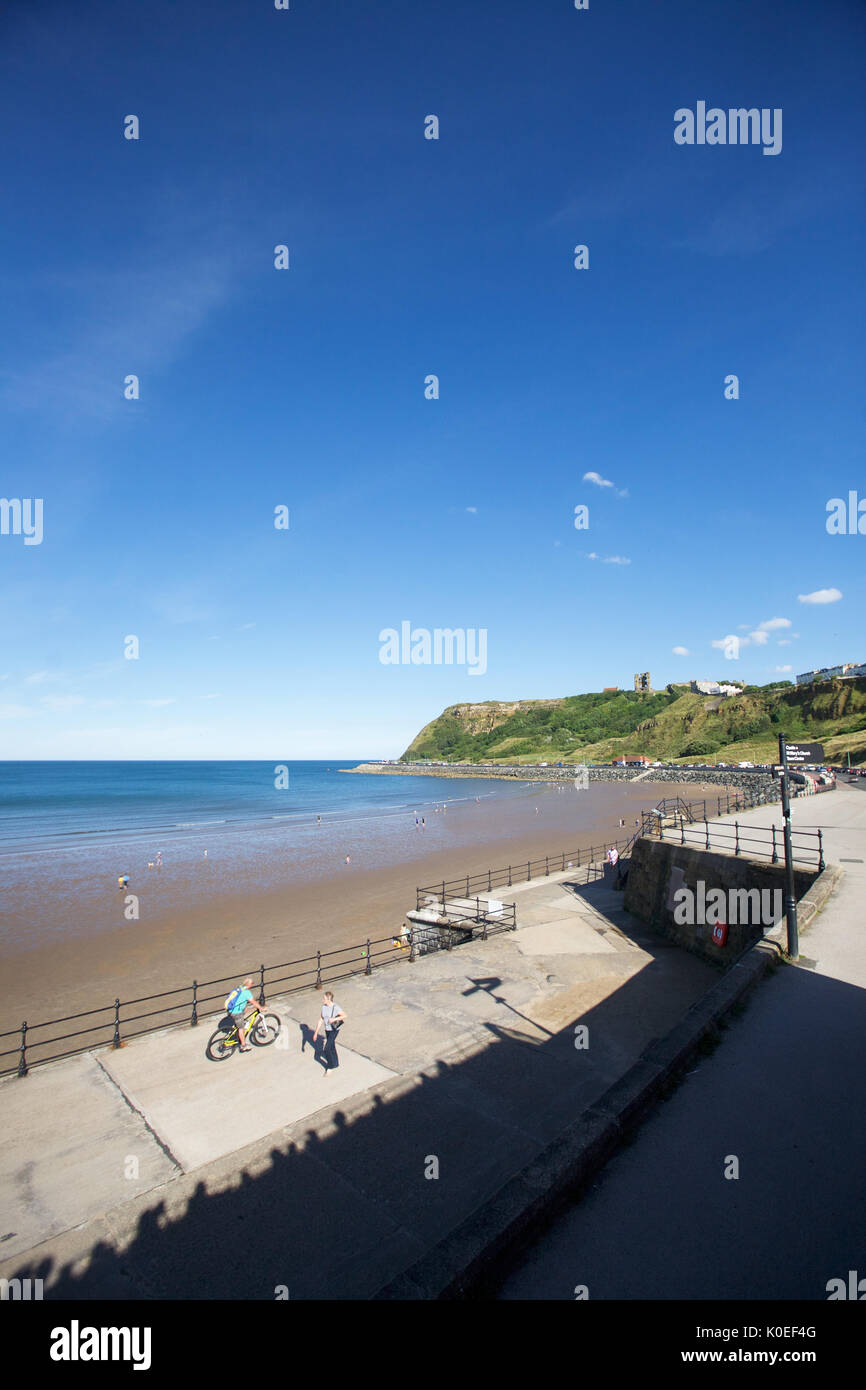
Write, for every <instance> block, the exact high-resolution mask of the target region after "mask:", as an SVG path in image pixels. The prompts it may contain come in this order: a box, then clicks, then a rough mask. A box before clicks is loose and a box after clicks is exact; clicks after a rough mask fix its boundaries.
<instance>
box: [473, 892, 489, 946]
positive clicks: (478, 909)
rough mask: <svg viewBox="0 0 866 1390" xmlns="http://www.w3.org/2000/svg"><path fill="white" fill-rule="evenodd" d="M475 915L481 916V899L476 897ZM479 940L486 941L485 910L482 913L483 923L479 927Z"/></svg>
mask: <svg viewBox="0 0 866 1390" xmlns="http://www.w3.org/2000/svg"><path fill="white" fill-rule="evenodd" d="M475 915H476V917H480V916H481V900H480V898H476V899H475ZM481 940H482V941H486V940H487V913H486V912H485V914H484V923H483V925H482V928H481Z"/></svg>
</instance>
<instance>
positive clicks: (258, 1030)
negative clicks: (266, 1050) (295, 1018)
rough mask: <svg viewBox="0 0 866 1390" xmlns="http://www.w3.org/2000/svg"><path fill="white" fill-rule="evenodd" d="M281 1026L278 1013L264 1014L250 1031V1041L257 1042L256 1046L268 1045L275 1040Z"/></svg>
mask: <svg viewBox="0 0 866 1390" xmlns="http://www.w3.org/2000/svg"><path fill="white" fill-rule="evenodd" d="M281 1027H282V1024H281V1023H280V1020H279V1019H278V1018H277V1015H276V1014H262V1015H261V1016H260V1017H259V1019H258V1021H257V1023H256V1026H255V1028H253V1029H252V1030H251V1031H250V1035H249V1037H250V1042H251V1043H255V1045H256V1047H268V1046H269V1045H270V1044H271V1043H272V1042H274V1041H275V1039H276V1037H277V1035H278V1034H279V1031H280V1029H281Z"/></svg>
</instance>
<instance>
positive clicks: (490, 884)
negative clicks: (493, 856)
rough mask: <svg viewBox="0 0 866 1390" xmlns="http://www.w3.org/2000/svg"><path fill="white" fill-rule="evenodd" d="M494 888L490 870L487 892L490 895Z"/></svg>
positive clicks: (488, 871) (488, 872)
mask: <svg viewBox="0 0 866 1390" xmlns="http://www.w3.org/2000/svg"><path fill="white" fill-rule="evenodd" d="M492 888H493V880H492V879H491V877H490V869H488V870H487V891H488V893H489V892H490V891H491V890H492Z"/></svg>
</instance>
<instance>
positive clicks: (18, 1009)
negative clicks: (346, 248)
mask: <svg viewBox="0 0 866 1390" xmlns="http://www.w3.org/2000/svg"><path fill="white" fill-rule="evenodd" d="M676 790H677V788H676V787H675V786H672V785H671V784H670V783H651V782H648V781H647V782H643V783H641V784H639V785H638V786H634V787H632V786H630V785H629V784H624V785H622V786H618V787H617V788H616V794H615V796H613V797H611V798H609V799H608V798H605V800H606V805H605V806H604V808H603V810H602V808H599V809H600V811H601V814H600V815H599V817H598V819H595V820H594V822H593V824H592V827H591V828H584V829H575V827H574V820H575V814H574V807H575V802H574V796H575V793H574V792H571V793H570V796H569V793H568V792H566V791H560V789H558V788H555V787H549V788H533V789H532V791H531V792H530V793H529V794H528V796H527V797H526V798H525V799H522V803H521V805H520V806H519V807H517V808H515V807H513V806H512V807H509V808H507V815H506V814H505V811H506V808H504V807H497V805H496V803H495V802H494V803H487V804H486V805H482V806H477V807H476V806H475V805H474V804H473V805H471V806H466V807H462V808H456V809H454V810H449V811H448V812H447V814H446V813H438V814H437V815H436V822H437V824H436V827H435V829H436V836H435V838H436V840H437V845H436V847H435V848H434V847H432V845H431V843H430V842H431V840H432V839H433V838H434V836H432V835H431V836H427V835H426V833H425V832H420V831H419V832H417V833H415V834H414V838H413V839H411V842H410V843H409V848H408V849H407V850H404V851H402V854H403V858H402V862H399V863H394V864H392V865H391V866H389V867H382V866H377V867H376V868H374V869H365V868H364V867H362V866H361V864H359V863H358V862H356V859H353V861H352V863H351V864H350V865H349V866H346V865H345V864H344V863H343V862H342V855H341V857H340V861H339V864H338V865H337V864H335V868H334V871H333V872H332V873H331V874H329V876H328V877H327V878H326V879H325V880H324V881H318V882H305V881H298V882H288V883H282V884H279V885H275V884H267V885H262V886H260V887H258V888H257V887H256V886H255V884H250V883H249V882H244V883H243V885H242V886H239V888H238V890H237V891H234V892H233V891H228V892H223V893H221V895H220V896H219V897H218V898H214V897H213V896H212V895H206V896H203V897H202V899H201V900H200V901H196V900H195V896H194V895H193V896H192V897H190V895H189V894H188V893H187V894H185V895H184V901H183V903H182V905H181V906H178V905H177V904H173V903H172V902H171V896H172V895H171V894H165V895H164V897H165V906H164V907H163V908H162V910H153V909H151V910H150V911H149V912H148V914H147V917H146V920H139V921H137V922H123V923H122V925H119V924H113V925H112V926H111V927H110V928H108V927H106V924H105V923H104V922H103V923H101V924H100V927H99V929H98V930H91V931H87V930H81V931H80V932H78V931H77V932H76V934H75V935H74V936H68V935H67V936H65V937H64V938H62V939H59V940H56V941H53V942H51V944H50V945H46V944H43V945H40V946H38V947H35V948H31V949H29V950H28V949H21V948H20V946H19V947H18V948H17V949H16V948H15V946H14V945H11V946H7V947H6V948H5V949H4V950H3V953H2V956H0V960H2V967H3V975H4V979H5V981H6V989H7V991H8V993H9V996H10V998H12V997H13V996H14V999H15V1003H14V1005H12V1006H11V1008H12V1014H13V1018H14V1016H15V1015H20V1017H21V1018H22V1019H23V1018H27V1020H28V1023H30V1024H35V1023H39V1022H41V1021H45V1020H47V1019H51V1018H58V1017H62V1016H65V1015H69V1014H73V1013H77V1012H79V1011H82V1010H85V1009H93V1008H101V1007H103V1006H106V1005H108V1004H111V1003H112V1002H113V1000H114V998H115V997H119V998H120V999H121V1000H122V1001H123V1000H130V999H136V998H141V997H142V996H144V995H148V994H152V993H157V992H159V991H163V990H169V989H175V988H181V987H184V986H189V985H190V984H191V983H192V981H193V979H196V980H199V981H204V980H215V979H220V978H222V977H225V976H232V977H235V978H241V977H242V976H243V975H245V974H246V973H253V972H256V971H257V970H258V967H259V965H260V964H264V965H265V966H272V965H276V964H280V963H283V962H287V961H292V960H297V959H299V958H301V957H308V956H311V955H315V952H316V950H317V949H319V950H322V951H323V952H325V951H334V950H336V949H338V948H340V947H347V946H350V945H354V944H356V943H357V944H358V945H359V946H361V945H362V944H363V942H364V940H365V938H367V937H370V939H371V940H377V939H382V938H387V937H390V936H391V935H393V934H395V933H396V932H398V931H399V930H400V929H401V928H402V927H403V926H404V924H405V914H406V912H407V911H409V910H410V909H411V908H414V906H415V889H416V887H417V886H419V885H426V884H431V883H435V882H436V881H437V880H441V879H443V878H445V879H452V878H458V877H460V876H461V875H463V874H472V873H479V872H481V871H482V870H486V869H487V868H490V867H492V868H497V867H500V866H502V865H507V864H509V863H511V864H514V865H515V866H516V865H517V864H519V863H520V862H521V861H523V862H524V863H525V861H526V860H527V859H528V858H532V859H535V858H538V857H543V856H544V855H545V854H548V853H549V854H551V856H553V855H555V854H559V853H560V852H562V851H567V852H571V851H574V850H576V849H578V848H587V847H589V846H590V845H597V846H601V845H602V844H607V843H612V842H613V841H614V840H615V839H617V838H625V837H627V836H629V835H630V834H631V833H632V832H633V829H634V819H635V817H636V816H639V814H640V810H641V809H642V808H643V809H649V808H650V807H651V806H653V805H654V804H655V803H656V802H657V801H658V800H659V798H660V797H661V796H670V795H672V794H675V792H676ZM680 790H681V791H682V792H684V793H685V794H687V795H688V796H689V797H691V798H696V797H698V796H699V795H701V792H700V791H699V789H698V788H697V787H695V786H694V785H691V786H689V787H687V788H681V789H680ZM536 806H538V808H539V809H538V812H537V813H536V811H535V807H536ZM426 815H427V820H428V822H429V821H430V813H429V812H427V813H426ZM497 815H502V816H503V821H504V824H503V832H502V834H501V835H497V834H495V827H494V826H491V824H490V820H489V818H490V817H491V816H494V817H495V816H497ZM620 816H622V817H623V818H624V819H625V821H626V825H625V829H622V828H620V827H619V824H618V820H619V817H620ZM431 828H432V827H431ZM491 836H492V838H491ZM443 841H445V843H443ZM334 857H335V859H336V853H335V856H334ZM517 878H518V875H517V873H516V872H515V881H517ZM503 896H505V897H507V893H504V894H503ZM117 898H118V895H117V893H116V890H115V892H114V896H113V899H112V901H113V903H114V905H115V906H114V909H113V911H114V916H115V917H120V915H121V914H120V910H119V907H118V906H117ZM46 906H47V910H50V905H46ZM20 939H21V938H20V936H19V941H20ZM359 954H360V952H359ZM287 973H288V972H287ZM7 1020H8V1021H7V1023H6V1025H5V1028H4V1030H3V1031H5V1030H6V1029H8V1028H9V1027H10V1025H11V1024H12V1019H9V1011H8V1010H7ZM9 1045H10V1044H9V1041H8V1040H7V1041H5V1042H4V1044H3V1046H4V1047H7V1046H9Z"/></svg>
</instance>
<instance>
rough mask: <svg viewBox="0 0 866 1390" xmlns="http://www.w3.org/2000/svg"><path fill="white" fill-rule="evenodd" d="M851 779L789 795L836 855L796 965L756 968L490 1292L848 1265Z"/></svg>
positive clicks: (752, 1277) (673, 1283)
mask: <svg viewBox="0 0 866 1390" xmlns="http://www.w3.org/2000/svg"><path fill="white" fill-rule="evenodd" d="M864 791H866V789H863V790H861V789H860V788H856V789H855V788H853V787H848V786H847V785H842V784H840V786H839V787H838V789H837V790H836V791H835V792H832V793H829V794H826V795H823V796H817V797H808V798H802V799H800V800H798V801H796V802H794V803H793V806H792V822H793V824H794V825H795V826H801V827H807V826H818V825H820V826H821V827H822V828H824V829H825V831H826V832H827V833H826V836H825V852H826V853H827V856H828V859H829V860H831V861H835V862H836V863H841V867H842V869H843V870H844V877H843V879H842V881H841V883H840V886H839V887H838V889H837V891H836V893H835V895H834V896H833V898H832V899H831V900H830V902H829V903H828V904H827V906H826V907H825V908H824V910H823V912H821V913H820V915H819V916H818V917H817V918H816V919H815V921H814V922H813V923H812V925H811V926H810V927H809V928H808V930H807V931H806V932H805V934H804V935H802V936H801V940H800V962H799V965H797V966H789V967H784V968H782V969H780V970H777V971H775V972H773V973H771V974H770V976H769V977H768V978H767V980H766V982H765V983H764V984H763V985H762V986H761V987H760V989H759V990H757V991H756V992H755V993H754V994H753V995H752V996H751V999H750V1001H749V1004H748V1007H747V1008H746V1010H745V1012H744V1013H743V1014H742V1015H741V1016H740V1017H739V1018H736V1019H734V1020H733V1021H732V1023H731V1026H730V1028H728V1029H727V1030H726V1031H725V1033H724V1034H723V1037H722V1041H721V1042H720V1044H719V1046H718V1047H717V1048H716V1049H715V1051H714V1052H713V1053H712V1054H711V1055H710V1056H708V1057H706V1058H705V1059H703V1060H701V1061H699V1062H696V1063H695V1064H694V1069H693V1071H692V1074H691V1075H689V1076H688V1077H687V1078H686V1079H685V1080H684V1082H683V1084H682V1086H681V1087H680V1088H679V1089H678V1090H677V1091H676V1092H675V1093H674V1094H673V1096H672V1097H671V1098H670V1099H669V1100H668V1101H667V1102H666V1103H665V1104H664V1105H662V1106H660V1107H659V1108H658V1110H657V1111H656V1112H655V1113H654V1114H653V1115H652V1116H651V1117H650V1118H649V1119H648V1120H647V1121H646V1122H645V1124H644V1126H643V1128H642V1129H641V1130H640V1131H639V1133H638V1134H637V1136H636V1138H635V1141H634V1142H633V1143H632V1144H631V1145H630V1146H628V1147H627V1148H624V1149H622V1150H621V1151H620V1152H619V1153H618V1154H617V1155H616V1156H615V1157H614V1158H613V1159H612V1160H611V1161H610V1162H609V1163H608V1165H607V1166H606V1168H605V1169H604V1170H603V1171H602V1172H600V1173H599V1174H598V1176H597V1178H596V1180H595V1183H594V1185H593V1186H592V1188H591V1189H590V1190H589V1191H588V1192H587V1193H586V1194H585V1195H584V1196H583V1198H582V1200H581V1201H580V1202H578V1203H576V1204H574V1205H573V1206H572V1207H571V1209H570V1210H569V1211H568V1212H567V1213H566V1214H564V1215H562V1216H561V1217H560V1218H559V1219H558V1220H557V1221H556V1222H555V1224H554V1225H553V1226H552V1227H551V1229H550V1231H549V1232H548V1234H546V1235H545V1236H544V1237H543V1238H542V1239H540V1240H538V1241H536V1243H535V1244H534V1245H533V1246H532V1247H531V1248H530V1249H529V1250H528V1251H527V1252H526V1253H525V1254H524V1256H523V1257H522V1258H521V1260H520V1262H519V1263H518V1264H516V1266H515V1267H514V1268H513V1269H512V1271H511V1273H510V1275H509V1277H507V1278H506V1279H505V1280H504V1282H503V1283H502V1284H501V1286H500V1292H499V1296H500V1297H501V1298H504V1299H568V1300H571V1299H573V1298H574V1297H575V1294H574V1289H575V1287H576V1286H577V1285H579V1284H582V1285H585V1286H586V1287H587V1290H588V1296H589V1297H590V1298H591V1299H658V1298H664V1299H696V1298H697V1299H708V1300H713V1301H716V1302H721V1303H725V1302H726V1301H727V1300H730V1299H760V1300H765V1299H786V1300H787V1299H810V1300H823V1299H826V1298H827V1296H828V1292H827V1284H828V1281H830V1280H832V1279H836V1278H841V1279H843V1280H845V1281H846V1283H847V1281H848V1271H849V1270H857V1271H858V1279H860V1278H864V1277H866V1189H864V1181H863V1179H864V1174H866V1067H864V1056H866V993H864V991H866V864H864V860H866V794H864ZM746 818H747V817H744V816H740V817H738V819H740V820H741V821H742V820H744V819H746ZM748 819H752V820H760V819H761V813H760V812H752V813H749V816H748ZM773 820H775V821H776V822H777V823H778V821H779V815H778V813H777V815H776V816H774V817H773ZM762 823H763V822H762ZM766 823H770V821H769V819H767V820H766ZM783 934H784V929H783ZM731 1155H732V1156H735V1157H736V1158H737V1159H738V1161H739V1177H738V1178H737V1179H736V1180H734V1179H730V1178H725V1176H724V1170H725V1166H726V1160H727V1158H728V1156H731ZM864 1287H866V1286H864Z"/></svg>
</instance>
